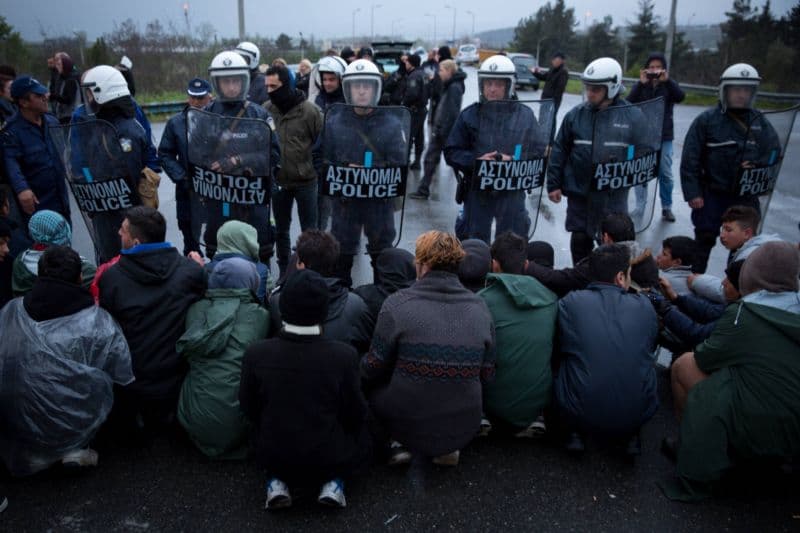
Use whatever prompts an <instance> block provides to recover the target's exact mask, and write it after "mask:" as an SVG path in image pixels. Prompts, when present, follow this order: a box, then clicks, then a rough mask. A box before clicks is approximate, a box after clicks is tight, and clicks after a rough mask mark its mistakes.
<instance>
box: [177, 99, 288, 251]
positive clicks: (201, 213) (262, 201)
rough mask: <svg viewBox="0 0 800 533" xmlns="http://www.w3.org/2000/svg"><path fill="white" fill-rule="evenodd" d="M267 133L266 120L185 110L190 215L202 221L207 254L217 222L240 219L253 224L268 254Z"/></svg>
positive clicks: (213, 248)
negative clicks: (203, 222) (189, 181)
mask: <svg viewBox="0 0 800 533" xmlns="http://www.w3.org/2000/svg"><path fill="white" fill-rule="evenodd" d="M271 135H272V130H271V129H270V127H269V125H268V124H267V122H266V121H264V120H260V119H254V118H239V117H227V116H222V115H217V114H215V113H209V112H207V111H203V110H200V109H189V110H188V111H187V115H186V138H187V143H188V144H187V147H188V154H187V157H188V160H189V161H188V163H189V178H190V179H191V187H190V190H191V202H190V203H191V206H192V211H193V212H192V218H193V220H204V221H205V224H204V226H205V227H204V230H203V232H202V240H203V243H202V244H203V245H204V246H205V249H206V255H208V256H209V257H213V256H214V254H215V253H216V250H217V230H219V228H220V226H222V224H224V223H225V222H226V221H228V220H239V221H242V222H246V223H247V224H250V225H251V226H253V227H254V228H255V229H256V231H257V232H258V244H259V249H260V255H261V259H262V261H266V260H267V258H268V255H269V253H270V251H271V247H272V239H271V238H270V222H269V215H270V211H269V202H270V191H271V172H270V143H271ZM195 217H196V218H195Z"/></svg>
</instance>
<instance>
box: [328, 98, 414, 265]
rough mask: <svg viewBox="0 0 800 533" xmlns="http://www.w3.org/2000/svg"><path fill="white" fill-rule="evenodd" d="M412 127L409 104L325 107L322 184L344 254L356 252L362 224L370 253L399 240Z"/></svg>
mask: <svg viewBox="0 0 800 533" xmlns="http://www.w3.org/2000/svg"><path fill="white" fill-rule="evenodd" d="M410 132H411V114H410V113H409V111H408V109H406V108H405V107H398V106H381V107H357V106H352V105H348V104H333V105H332V106H330V107H329V108H328V110H327V111H326V113H325V124H324V126H323V129H322V135H321V137H322V162H323V167H322V175H321V179H320V190H321V192H322V194H324V195H326V196H330V197H332V201H333V210H332V219H331V232H332V233H333V234H334V235H335V236H336V238H337V239H338V240H339V244H340V246H341V253H342V254H344V255H354V254H356V253H357V252H358V249H359V248H360V247H359V242H360V238H361V231H362V228H363V230H364V233H365V235H366V236H367V240H368V242H367V251H368V252H369V253H370V254H377V253H379V252H380V251H381V250H383V249H384V248H388V247H391V246H396V245H397V243H398V242H399V240H400V236H401V235H402V231H403V213H404V212H405V192H406V179H407V174H408V149H409V139H410ZM397 204H399V208H396V207H395V206H396V205H397ZM396 211H397V213H396ZM396 228H399V230H398V229H396ZM395 237H396V239H395Z"/></svg>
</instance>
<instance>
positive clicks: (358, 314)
mask: <svg viewBox="0 0 800 533" xmlns="http://www.w3.org/2000/svg"><path fill="white" fill-rule="evenodd" d="M296 248H297V264H296V266H297V269H298V270H302V269H306V268H307V269H309V270H313V271H314V272H316V273H317V274H319V275H321V276H322V277H323V278H324V279H325V283H327V285H328V296H329V301H328V315H327V316H326V317H325V321H324V322H323V323H322V326H323V327H322V335H323V337H325V338H326V339H331V340H337V341H342V342H346V343H348V344H350V345H352V346H353V347H354V348H355V349H356V350H358V353H365V352H366V351H367V349H369V341H370V339H371V338H372V328H373V326H374V322H373V321H372V318H371V317H370V313H369V309H368V308H367V304H365V303H364V300H362V299H361V297H360V296H359V295H357V294H355V293H353V292H350V291H348V290H347V285H346V284H345V283H344V282H343V281H342V280H341V279H339V278H337V277H334V275H335V272H336V264H337V261H338V259H339V243H338V242H337V240H336V237H334V236H333V235H332V234H330V233H328V232H327V231H320V230H316V229H312V230H306V231H304V232H303V233H301V234H300V236H299V237H297V244H296ZM281 293H282V287H278V288H277V289H275V291H273V293H272V294H271V295H270V298H269V314H270V319H271V321H272V327H271V328H270V331H271V332H272V333H271V334H272V335H276V334H277V333H278V332H279V331H280V330H281V327H282V326H283V324H282V322H281V320H282V319H281V306H280V299H281V297H282V296H281Z"/></svg>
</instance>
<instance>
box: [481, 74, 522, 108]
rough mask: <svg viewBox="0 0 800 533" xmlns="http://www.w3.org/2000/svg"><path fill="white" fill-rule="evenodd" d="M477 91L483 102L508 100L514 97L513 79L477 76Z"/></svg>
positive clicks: (511, 77)
mask: <svg viewBox="0 0 800 533" xmlns="http://www.w3.org/2000/svg"><path fill="white" fill-rule="evenodd" d="M478 90H480V96H481V100H482V101H484V102H491V101H494V100H510V99H511V97H512V96H513V95H514V77H513V76H511V75H508V76H484V75H481V74H478Z"/></svg>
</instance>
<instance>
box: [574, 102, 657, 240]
mask: <svg viewBox="0 0 800 533" xmlns="http://www.w3.org/2000/svg"><path fill="white" fill-rule="evenodd" d="M663 123H664V99H663V98H661V97H659V98H656V99H654V100H648V101H646V102H641V103H638V104H630V105H624V106H613V107H609V108H607V109H605V110H602V111H599V112H598V113H597V117H596V118H595V123H594V132H593V136H592V169H591V170H592V179H591V181H590V183H591V186H590V191H589V195H588V197H587V199H588V202H587V221H586V232H587V233H588V234H589V235H596V236H598V237H599V235H598V233H599V227H600V222H601V221H602V219H603V217H604V216H605V215H607V214H608V213H615V212H616V213H628V214H630V216H631V218H632V219H633V224H634V227H635V229H636V232H637V233H640V232H642V231H644V230H645V229H647V227H648V226H649V225H650V222H651V221H652V219H653V212H654V210H655V201H656V194H657V192H658V174H659V166H660V163H661V137H662V126H663Z"/></svg>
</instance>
